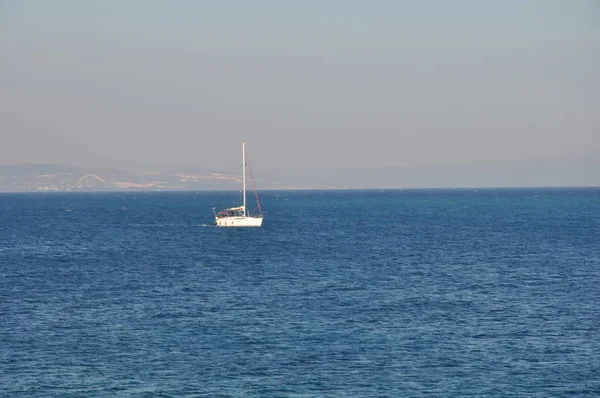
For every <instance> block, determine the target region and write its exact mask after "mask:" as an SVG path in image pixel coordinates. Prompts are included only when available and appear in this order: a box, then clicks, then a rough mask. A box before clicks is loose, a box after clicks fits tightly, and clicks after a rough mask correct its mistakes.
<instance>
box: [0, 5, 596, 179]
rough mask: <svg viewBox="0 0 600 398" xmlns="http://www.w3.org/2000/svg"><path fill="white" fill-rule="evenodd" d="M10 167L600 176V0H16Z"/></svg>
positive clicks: (6, 160) (0, 43)
mask: <svg viewBox="0 0 600 398" xmlns="http://www.w3.org/2000/svg"><path fill="white" fill-rule="evenodd" d="M0 54H1V55H0V57H1V60H0V164H13V163H24V162H35V163H60V164H70V165H78V166H85V167H116V168H124V169H127V170H130V171H141V170H148V171H150V170H158V169H165V168H170V167H194V168H200V169H217V170H220V169H223V170H230V171H237V170H238V169H237V168H238V164H239V162H240V160H239V156H240V153H239V152H240V150H239V146H240V142H241V141H242V140H243V139H245V140H246V141H247V143H248V149H249V152H250V156H251V159H252V165H253V168H254V171H255V174H259V175H261V174H262V175H277V176H283V177H284V178H285V177H286V176H290V177H293V176H304V177H307V178H313V177H314V178H319V179H321V180H323V179H325V180H331V181H334V180H336V181H337V180H344V181H347V183H348V185H349V186H351V187H372V186H400V187H403V186H407V187H408V186H518V185H600V1H597V0H589V1H584V0H561V1H558V0H539V1H536V0H528V1H522V0H502V1H497V0H496V1H484V0H472V1H462V0H455V1H446V0H439V1H434V0H431V1H427V0H426V1H421V0H413V1H399V0H390V1H366V0H364V1H349V0H340V1H334V0H329V1H326V0H320V1H311V0H303V1H280V0H272V1H242V0H239V1H223V0H215V1H192V0H179V1H167V0H163V1H150V0H129V1H117V0H114V1H108V0H107V1H91V0H90V1H83V0H72V1H67V0H65V1H61V0H55V1H43V0H39V1H27V0H14V1H10V0H8V1H6V0H4V1H0Z"/></svg>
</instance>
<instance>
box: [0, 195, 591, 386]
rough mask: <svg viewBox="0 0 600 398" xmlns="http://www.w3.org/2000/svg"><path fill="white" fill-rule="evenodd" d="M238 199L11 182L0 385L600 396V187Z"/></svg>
mask: <svg viewBox="0 0 600 398" xmlns="http://www.w3.org/2000/svg"><path fill="white" fill-rule="evenodd" d="M236 195H238V193H233V192H200V193H197V192H183V193H181V192H180V193H169V192H164V193H143V192H135V193H95V194H92V193H51V194H50V193H49V194H41V193H36V194H0V396H1V397H418V396H440V397H451V396H454V397H468V396H485V397H506V396H519V397H524V396H527V397H548V396H556V397H564V396H577V397H579V396H600V188H577V189H567V188H562V189H558V188H557V189H495V190H494V189H480V190H466V189H465V190H458V189H457V190H384V191H379V190H376V191H373V190H370V191H280V192H275V191H268V192H261V193H260V198H261V202H262V205H263V208H264V210H265V220H264V224H263V228H261V229H219V228H216V227H214V226H213V225H212V223H213V218H212V213H211V208H212V207H214V206H221V205H223V206H227V205H235V204H237V203H236V201H235V199H236Z"/></svg>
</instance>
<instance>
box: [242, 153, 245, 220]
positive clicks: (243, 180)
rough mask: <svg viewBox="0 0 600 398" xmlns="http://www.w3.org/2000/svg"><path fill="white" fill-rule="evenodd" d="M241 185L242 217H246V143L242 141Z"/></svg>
mask: <svg viewBox="0 0 600 398" xmlns="http://www.w3.org/2000/svg"><path fill="white" fill-rule="evenodd" d="M242 186H243V191H244V193H243V195H244V217H246V143H245V142H243V141H242Z"/></svg>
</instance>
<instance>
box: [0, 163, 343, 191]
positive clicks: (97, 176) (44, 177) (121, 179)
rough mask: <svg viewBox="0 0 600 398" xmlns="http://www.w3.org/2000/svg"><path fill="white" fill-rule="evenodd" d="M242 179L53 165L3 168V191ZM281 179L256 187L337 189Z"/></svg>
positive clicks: (192, 186)
mask: <svg viewBox="0 0 600 398" xmlns="http://www.w3.org/2000/svg"><path fill="white" fill-rule="evenodd" d="M241 178H242V176H241V174H240V175H235V174H231V173H221V172H215V171H206V170H204V171H203V170H197V169H181V170H170V171H162V172H142V173H130V172H128V171H124V170H118V169H95V168H84V167H76V166H64V165H54V164H18V165H4V166H2V165H0V192H34V191H36V192H50V191H63V192H72V191H176V190H181V191H187V190H236V189H241ZM278 180H279V181H280V180H281V179H280V178H271V179H257V180H256V184H257V187H258V188H259V189H290V188H291V189H296V188H338V187H337V186H334V185H332V184H329V185H327V184H311V185H308V184H303V183H302V182H300V181H297V184H296V185H291V184H285V185H284V184H281V183H280V182H277V181H278ZM248 182H249V181H248ZM249 183H250V182H249Z"/></svg>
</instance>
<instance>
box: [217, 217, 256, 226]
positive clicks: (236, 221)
mask: <svg viewBox="0 0 600 398" xmlns="http://www.w3.org/2000/svg"><path fill="white" fill-rule="evenodd" d="M215 221H216V222H215V224H216V226H217V227H227V228H230V227H233V228H235V227H260V226H261V225H262V221H263V219H262V217H219V218H217V219H216V220H215Z"/></svg>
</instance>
